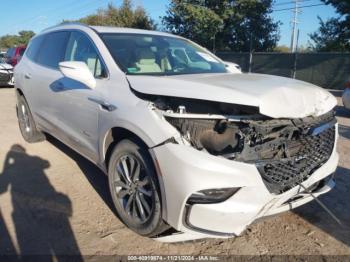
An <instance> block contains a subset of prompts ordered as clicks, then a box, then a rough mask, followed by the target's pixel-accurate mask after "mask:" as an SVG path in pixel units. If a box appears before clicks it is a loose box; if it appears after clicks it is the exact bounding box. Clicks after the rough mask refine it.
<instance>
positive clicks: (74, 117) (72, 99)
mask: <svg viewBox="0 0 350 262" xmlns="http://www.w3.org/2000/svg"><path fill="white" fill-rule="evenodd" d="M64 60H65V61H80V62H84V63H86V64H87V66H88V68H89V69H90V71H91V73H92V74H93V75H94V76H95V79H96V88H94V89H90V88H88V87H87V86H85V85H84V84H82V83H80V82H77V81H74V80H72V79H69V78H64V79H62V80H61V81H60V82H61V84H62V88H63V90H62V92H60V95H61V96H62V97H61V99H60V101H61V107H62V108H63V110H64V119H63V121H64V123H63V124H64V126H65V127H66V128H67V130H66V131H67V132H68V133H69V135H70V136H71V138H72V139H73V141H72V142H73V143H74V145H73V147H74V148H75V149H76V150H77V151H78V152H80V153H81V154H83V155H84V156H86V157H87V158H89V159H90V160H92V161H94V162H96V161H97V160H98V116H99V111H100V105H99V104H98V103H97V102H98V101H102V99H101V94H100V92H99V90H100V89H101V88H103V84H104V81H105V79H106V69H105V66H104V65H103V63H102V59H101V57H100V55H99V53H98V52H97V49H96V48H95V46H94V44H93V42H92V41H91V40H90V38H89V37H88V36H87V35H86V34H85V33H82V32H80V31H72V32H71V34H70V37H69V40H68V44H67V48H66V53H65V59H64ZM96 101H97V102H96Z"/></svg>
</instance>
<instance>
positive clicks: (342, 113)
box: [335, 106, 350, 118]
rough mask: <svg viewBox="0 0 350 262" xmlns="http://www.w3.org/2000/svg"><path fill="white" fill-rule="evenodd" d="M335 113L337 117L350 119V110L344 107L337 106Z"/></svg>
mask: <svg viewBox="0 0 350 262" xmlns="http://www.w3.org/2000/svg"><path fill="white" fill-rule="evenodd" d="M335 112H336V116H339V117H348V118H350V110H349V109H347V108H345V107H344V106H336V107H335Z"/></svg>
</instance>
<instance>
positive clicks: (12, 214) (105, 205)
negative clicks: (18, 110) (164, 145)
mask: <svg viewBox="0 0 350 262" xmlns="http://www.w3.org/2000/svg"><path fill="white" fill-rule="evenodd" d="M337 112H338V121H339V124H340V126H339V127H340V139H339V143H338V151H339V152H340V156H341V158H340V163H339V167H338V169H337V173H336V178H337V186H336V188H335V189H334V190H332V191H331V192H330V193H328V194H326V195H324V196H322V197H321V200H322V201H323V202H324V203H326V205H327V206H328V207H329V208H330V209H331V210H332V211H333V212H334V213H335V214H336V215H337V216H338V217H339V218H340V219H341V221H342V222H343V226H342V227H341V226H339V225H337V224H336V223H335V222H334V221H333V220H332V219H331V218H330V216H329V215H328V214H327V213H326V212H325V211H323V210H322V209H321V208H320V206H319V205H318V204H317V203H315V202H312V203H309V204H307V205H305V206H303V207H300V208H298V209H296V210H295V211H293V212H286V213H284V214H282V215H279V216H276V217H272V218H268V219H266V220H264V221H260V222H257V223H255V224H254V225H252V226H250V227H249V228H248V230H246V231H245V232H244V233H243V234H242V235H241V236H240V237H237V238H235V239H228V240H215V239H209V240H207V239H206V240H200V241H190V242H185V243H177V244H164V243H159V242H156V241H154V240H151V239H147V238H143V237H140V236H138V235H136V234H134V233H133V232H131V231H130V230H128V229H127V228H126V227H125V226H124V225H123V224H122V223H121V222H120V221H119V220H118V218H116V216H115V214H114V211H113V208H112V204H111V200H110V197H109V194H108V186H107V180H106V177H105V176H104V175H103V174H102V173H101V172H100V171H99V170H98V169H97V168H96V167H94V165H93V164H91V163H90V162H88V161H87V160H85V159H84V158H82V157H81V156H79V155H78V154H76V153H74V152H73V151H72V150H70V149H68V148H67V147H66V146H64V145H63V144H61V143H60V142H58V141H56V140H55V139H49V141H45V142H42V143H39V144H27V143H25V142H24V140H23V139H22V137H21V135H20V132H19V130H18V126H17V119H16V116H15V95H14V89H10V88H2V89H0V123H1V128H0V145H1V146H0V254H22V255H30V254H46V255H52V256H53V255H60V254H61V255H62V254H64V255H68V254H82V255H102V254H104V255H113V254H118V255H136V254H141V255H146V254H149V255H150V254H154V255H161V254H164V255H167V254H172V255H180V254H181V255H227V254H235V255H236V254H237V255H286V254H288V255H311V254H315V255H350V247H349V246H350V111H347V110H345V109H344V108H343V107H342V106H341V102H340V100H339V106H338V107H337Z"/></svg>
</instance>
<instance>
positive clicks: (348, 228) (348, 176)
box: [293, 167, 350, 246]
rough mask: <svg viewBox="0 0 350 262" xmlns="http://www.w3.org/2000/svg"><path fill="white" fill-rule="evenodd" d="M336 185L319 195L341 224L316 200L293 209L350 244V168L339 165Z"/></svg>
mask: <svg viewBox="0 0 350 262" xmlns="http://www.w3.org/2000/svg"><path fill="white" fill-rule="evenodd" d="M335 179H336V186H335V187H334V188H333V190H331V191H330V192H329V193H327V194H325V195H322V196H320V197H319V200H320V201H321V202H322V203H323V204H324V205H326V206H327V207H328V209H330V210H331V211H332V213H334V214H335V215H336V217H337V218H338V219H339V220H340V221H341V223H342V225H339V224H338V223H337V222H336V221H335V220H334V219H333V218H332V217H331V216H330V215H329V214H328V213H327V212H326V211H325V210H324V209H323V208H322V207H321V206H320V205H319V204H318V203H317V202H316V201H312V202H310V203H308V204H306V205H303V206H301V207H299V208H296V209H295V210H293V212H294V213H296V214H298V215H299V216H300V217H302V218H303V219H305V220H307V221H308V222H309V223H311V224H313V225H314V226H316V227H318V228H319V229H321V230H323V231H324V232H326V233H327V234H329V235H331V236H333V237H334V238H336V239H337V240H339V241H341V242H343V243H344V244H346V245H348V246H350V237H349V236H350V194H349V192H350V169H348V168H344V167H338V168H337V170H336V174H335Z"/></svg>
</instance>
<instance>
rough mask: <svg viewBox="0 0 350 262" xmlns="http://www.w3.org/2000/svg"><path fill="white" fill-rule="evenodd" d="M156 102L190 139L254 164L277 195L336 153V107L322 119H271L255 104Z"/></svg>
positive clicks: (201, 147)
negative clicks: (334, 110)
mask: <svg viewBox="0 0 350 262" xmlns="http://www.w3.org/2000/svg"><path fill="white" fill-rule="evenodd" d="M153 103H154V106H155V108H156V109H157V110H159V111H161V112H162V115H163V116H164V118H165V119H166V120H167V121H168V122H169V123H170V124H171V125H172V126H174V127H175V128H176V129H177V130H178V131H179V133H180V134H181V138H182V139H183V140H184V141H185V143H187V144H190V145H191V146H192V147H194V148H196V149H197V150H201V151H206V152H208V153H209V154H212V155H216V156H219V157H224V158H226V159H230V160H234V161H240V162H245V163H251V164H255V165H256V167H257V169H258V170H259V172H260V175H261V177H262V179H263V181H264V183H265V185H266V187H267V188H268V190H269V191H270V192H271V193H273V194H281V193H283V192H286V191H288V190H289V189H291V188H293V187H295V186H297V185H298V184H300V183H301V182H303V181H305V180H306V179H307V178H309V177H310V176H311V175H312V174H313V172H314V171H315V170H316V169H318V168H319V167H320V166H322V165H323V164H324V163H325V162H326V161H327V160H328V159H329V158H330V156H331V154H332V152H333V147H334V143H335V136H336V127H335V124H336V119H335V115H334V112H333V111H330V112H328V113H326V114H324V115H321V116H318V117H306V118H301V119H272V118H269V117H266V116H263V115H261V114H259V110H258V108H256V107H250V106H241V105H232V104H225V103H219V102H208V101H202V100H194V99H183V98H181V99H180V98H174V97H172V98H169V97H161V98H159V97H157V98H155V99H153Z"/></svg>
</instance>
